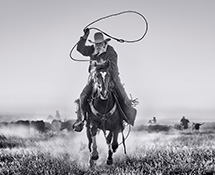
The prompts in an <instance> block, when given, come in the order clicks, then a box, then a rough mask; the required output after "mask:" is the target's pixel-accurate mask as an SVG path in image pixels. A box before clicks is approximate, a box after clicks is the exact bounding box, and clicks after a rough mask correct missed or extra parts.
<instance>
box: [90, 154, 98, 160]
mask: <svg viewBox="0 0 215 175" xmlns="http://www.w3.org/2000/svg"><path fill="white" fill-rule="evenodd" d="M90 159H91V160H98V159H99V156H98V155H96V156H91V158H90Z"/></svg>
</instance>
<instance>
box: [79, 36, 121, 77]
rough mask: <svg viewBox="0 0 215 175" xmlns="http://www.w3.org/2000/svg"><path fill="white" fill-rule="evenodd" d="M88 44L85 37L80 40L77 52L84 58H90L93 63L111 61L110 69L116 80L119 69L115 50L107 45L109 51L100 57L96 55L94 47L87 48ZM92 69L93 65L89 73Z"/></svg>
mask: <svg viewBox="0 0 215 175" xmlns="http://www.w3.org/2000/svg"><path fill="white" fill-rule="evenodd" d="M85 44H86V39H84V38H83V37H81V38H80V40H79V42H78V45H77V50H78V52H80V53H81V54H82V55H84V56H89V57H90V60H91V61H93V60H95V61H98V62H99V61H100V60H103V61H109V63H110V67H109V71H110V74H111V76H112V78H113V79H115V77H116V76H118V75H119V69H118V66H117V53H116V51H115V50H114V48H113V47H112V46H110V45H107V49H106V51H105V52H104V53H102V54H99V55H94V54H93V53H94V50H95V48H94V46H93V45H91V46H87V45H85ZM90 69H91V65H90V66H89V71H90Z"/></svg>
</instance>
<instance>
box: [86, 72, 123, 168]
mask: <svg viewBox="0 0 215 175" xmlns="http://www.w3.org/2000/svg"><path fill="white" fill-rule="evenodd" d="M113 86H114V85H113V82H112V80H111V76H110V73H109V72H108V69H102V70H97V71H96V72H95V74H94V76H93V92H92V97H91V100H90V102H89V112H88V115H87V125H86V126H87V127H86V128H87V129H86V130H87V137H88V140H89V144H88V148H89V150H90V153H91V154H90V166H93V165H94V164H95V161H96V160H97V159H98V158H99V153H98V151H97V143H96V135H97V132H98V131H99V130H102V131H103V132H104V135H105V138H106V143H107V145H108V157H107V164H108V165H111V164H112V163H113V158H112V155H113V153H114V152H116V150H117V148H118V145H119V144H118V134H119V133H120V132H122V131H123V129H124V127H123V121H122V116H121V113H120V111H119V109H118V104H117V102H116V96H115V94H114V92H113ZM106 131H109V133H108V135H106Z"/></svg>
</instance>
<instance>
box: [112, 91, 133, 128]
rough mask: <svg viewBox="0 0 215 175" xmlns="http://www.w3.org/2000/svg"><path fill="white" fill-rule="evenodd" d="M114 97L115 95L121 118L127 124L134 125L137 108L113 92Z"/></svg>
mask: <svg viewBox="0 0 215 175" xmlns="http://www.w3.org/2000/svg"><path fill="white" fill-rule="evenodd" d="M114 97H115V100H116V102H117V106H118V108H119V111H120V113H121V115H122V117H123V120H124V121H125V122H127V123H128V124H130V125H132V126H134V121H135V119H136V115H137V110H136V109H135V108H134V107H132V106H129V105H127V104H126V103H125V101H124V99H122V98H120V97H119V96H117V95H115V93H114Z"/></svg>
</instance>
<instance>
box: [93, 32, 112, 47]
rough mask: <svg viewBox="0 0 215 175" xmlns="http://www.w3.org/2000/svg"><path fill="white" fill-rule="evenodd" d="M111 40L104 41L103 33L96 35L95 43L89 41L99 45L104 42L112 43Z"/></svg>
mask: <svg viewBox="0 0 215 175" xmlns="http://www.w3.org/2000/svg"><path fill="white" fill-rule="evenodd" d="M110 40H111V39H110V38H106V39H104V35H103V34H102V33H101V32H97V33H95V34H94V41H91V40H89V41H90V42H91V43H94V44H97V43H102V42H108V41H110Z"/></svg>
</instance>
